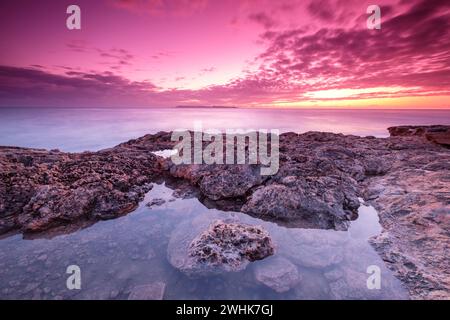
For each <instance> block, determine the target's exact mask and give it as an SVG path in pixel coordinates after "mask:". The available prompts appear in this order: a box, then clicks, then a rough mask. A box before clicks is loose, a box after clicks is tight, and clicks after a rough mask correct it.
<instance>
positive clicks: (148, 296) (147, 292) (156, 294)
mask: <svg viewBox="0 0 450 320" xmlns="http://www.w3.org/2000/svg"><path fill="white" fill-rule="evenodd" d="M165 289H166V284H165V283H164V282H155V283H151V284H145V285H140V286H136V287H134V288H133V289H132V290H131V293H130V295H129V296H128V300H162V299H163V297H164V291H165Z"/></svg>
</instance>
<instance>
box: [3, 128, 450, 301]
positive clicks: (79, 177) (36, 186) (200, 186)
mask: <svg viewBox="0 0 450 320" xmlns="http://www.w3.org/2000/svg"><path fill="white" fill-rule="evenodd" d="M402 128H404V129H402ZM405 128H406V127H398V129H392V130H390V131H391V136H390V137H389V138H374V137H357V136H351V135H347V136H345V135H342V134H332V133H323V132H308V133H305V134H295V133H284V134H281V135H280V152H281V154H280V170H279V172H278V173H277V174H276V175H275V176H273V177H270V178H264V177H261V176H260V175H259V174H258V173H257V172H258V170H254V168H253V167H252V166H250V165H239V166H226V165H178V166H177V165H174V164H173V163H171V161H170V159H165V158H162V157H158V156H156V155H154V154H153V153H152V152H155V151H159V150H165V149H171V148H172V147H173V145H174V143H173V142H172V141H170V133H164V132H162V133H158V134H154V135H146V136H143V137H141V138H138V139H134V140H130V141H128V142H125V143H122V144H119V145H118V146H116V147H113V148H109V149H105V150H100V151H98V152H83V153H64V152H59V151H56V150H53V151H47V150H38V149H27V148H17V147H0V166H1V171H0V172H1V179H0V190H1V192H0V194H1V196H0V233H2V234H5V233H7V232H21V233H24V234H25V235H26V234H30V233H36V232H43V231H46V230H48V229H50V228H54V227H58V226H64V225H70V224H71V223H78V222H81V221H83V222H91V223H95V221H98V220H103V219H112V218H115V217H118V216H122V215H125V214H127V213H129V212H131V211H133V210H134V208H136V206H137V204H138V203H139V201H140V200H142V198H143V196H144V194H145V193H146V192H147V191H148V190H149V189H150V188H151V183H152V182H156V181H160V180H164V181H167V182H169V181H170V183H171V184H172V185H173V187H174V189H175V190H176V194H177V195H178V196H179V197H184V196H192V195H194V196H197V197H199V199H202V201H205V202H208V203H209V204H211V205H214V206H217V207H218V208H221V209H222V210H237V211H241V212H244V213H247V214H249V215H252V216H255V217H258V218H261V219H264V220H269V221H275V222H276V223H282V224H284V225H288V226H289V225H290V226H292V227H305V228H319V229H335V230H346V228H347V227H348V223H349V221H351V220H352V219H354V218H355V214H356V211H357V209H358V207H359V201H358V197H362V198H364V199H365V200H366V201H368V203H370V204H373V205H374V207H375V208H376V209H377V210H378V213H379V216H380V223H381V225H382V226H383V231H382V233H381V234H380V235H378V236H376V237H375V238H373V239H372V240H371V243H372V245H373V246H374V248H375V249H376V250H377V252H378V253H379V254H380V256H381V257H382V258H383V260H384V261H385V262H386V263H387V264H388V266H389V267H390V268H391V270H393V271H394V272H395V273H396V275H397V276H398V278H399V279H401V280H402V282H403V283H404V284H405V286H407V288H408V290H409V293H410V296H411V298H413V299H436V298H443V299H448V298H449V297H450V283H449V280H448V279H449V274H450V270H449V265H450V263H449V261H448V259H449V258H448V255H447V254H446V251H447V250H448V248H449V247H450V237H449V235H448V231H446V230H449V229H450V221H449V211H450V208H449V195H450V176H449V175H450V174H449V168H448V163H450V149H448V139H449V132H450V127H448V126H441V128H442V131H439V132H440V133H438V137H436V133H433V130H432V129H433V128H436V126H433V127H411V128H406V129H405ZM444 144H445V145H446V146H444ZM219 182H220V183H219ZM280 218H282V219H280Z"/></svg>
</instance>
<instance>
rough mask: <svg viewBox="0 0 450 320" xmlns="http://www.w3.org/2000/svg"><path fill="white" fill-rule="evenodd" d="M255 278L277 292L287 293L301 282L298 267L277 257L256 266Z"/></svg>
mask: <svg viewBox="0 0 450 320" xmlns="http://www.w3.org/2000/svg"><path fill="white" fill-rule="evenodd" d="M255 278H256V280H258V281H259V282H261V283H262V284H264V285H266V286H268V287H269V288H272V289H273V290H275V291H276V292H285V291H288V290H290V289H292V288H294V287H295V286H297V285H298V283H299V282H300V280H301V276H300V274H299V272H298V270H297V267H296V266H295V265H294V264H293V263H292V262H290V261H289V260H287V259H285V258H282V257H275V258H273V259H268V260H265V261H262V262H260V263H258V264H257V265H256V266H255Z"/></svg>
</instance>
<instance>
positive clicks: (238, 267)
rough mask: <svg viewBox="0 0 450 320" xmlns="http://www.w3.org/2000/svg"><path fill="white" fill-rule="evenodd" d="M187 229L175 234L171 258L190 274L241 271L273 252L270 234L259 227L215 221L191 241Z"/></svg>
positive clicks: (177, 231)
mask: <svg viewBox="0 0 450 320" xmlns="http://www.w3.org/2000/svg"><path fill="white" fill-rule="evenodd" d="M186 228H187V227H186V226H182V227H181V228H180V227H179V230H176V231H175V232H174V235H172V237H171V240H170V243H169V247H168V258H169V262H170V263H171V264H172V265H173V266H174V267H176V268H177V269H179V270H181V271H182V272H184V273H186V274H189V275H200V276H202V275H207V274H211V273H222V272H236V271H242V270H244V269H245V268H246V267H247V265H248V263H249V262H252V261H256V260H262V259H264V258H266V257H268V256H271V255H272V254H273V253H274V245H273V243H272V240H271V238H270V236H269V234H268V233H267V231H266V230H264V229H263V228H261V227H259V226H252V225H246V224H238V223H229V222H224V221H222V220H216V221H214V222H213V223H211V225H210V226H209V227H208V228H207V229H206V230H203V231H202V232H200V233H199V234H197V235H196V236H195V237H194V238H193V239H192V240H191V238H192V236H191V235H190V233H189V231H188V230H186ZM186 235H187V237H186Z"/></svg>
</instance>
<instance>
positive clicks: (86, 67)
mask: <svg viewBox="0 0 450 320" xmlns="http://www.w3.org/2000/svg"><path fill="white" fill-rule="evenodd" d="M71 4H76V5H78V6H79V7H80V9H81V29H80V30H69V29H68V28H67V27H66V19H67V18H68V17H69V14H67V13H66V9H67V7H68V6H69V5H71ZM372 4H376V5H378V6H379V7H380V8H381V29H378V30H377V29H368V28H367V24H366V21H367V19H368V17H369V16H370V14H367V12H366V10H367V7H368V6H369V5H372ZM176 105H225V106H241V107H279V108H291V107H292V108H295V107H297V108H353V107H354V108H450V1H448V0H411V1H407V0H393V1H391V0H372V1H365V0H301V1H299V0H289V1H287V0H277V1H273V0H221V1H218V0H96V1H92V0H70V1H65V0H53V1H50V0H39V1H34V0H14V1H12V0H11V1H1V2H0V106H3V107H5V106H51V107H53V106H55V107H163V106H168V107H171V106H176Z"/></svg>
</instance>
